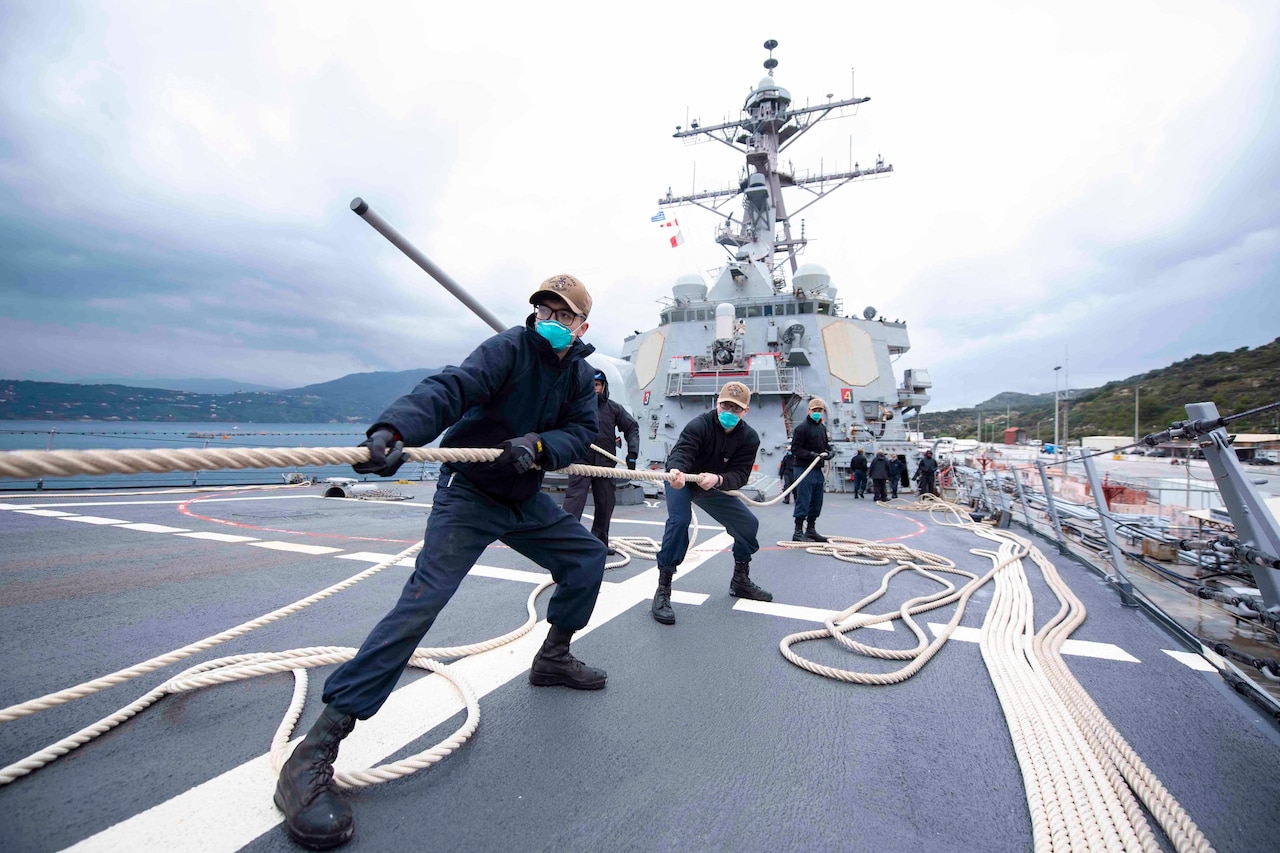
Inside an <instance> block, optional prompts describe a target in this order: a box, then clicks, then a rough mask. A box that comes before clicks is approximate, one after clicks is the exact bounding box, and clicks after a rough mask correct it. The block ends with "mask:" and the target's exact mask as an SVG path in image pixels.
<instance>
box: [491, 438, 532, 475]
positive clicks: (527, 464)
mask: <svg viewBox="0 0 1280 853" xmlns="http://www.w3.org/2000/svg"><path fill="white" fill-rule="evenodd" d="M499 447H501V448H502V455H501V456H499V457H498V458H497V459H495V460H494V464H495V465H510V466H511V467H512V468H513V469H514V470H515V472H516V474H517V475H519V474H523V473H525V472H526V471H528V470H529V469H530V468H532V467H533V465H534V463H535V462H537V461H538V459H539V458H540V457H541V456H542V437H541V436H540V435H538V434H537V433H536V432H529V433H525V434H524V435H522V436H520V437H519V438H509V439H507V440H506V441H504V442H502V444H500V445H499Z"/></svg>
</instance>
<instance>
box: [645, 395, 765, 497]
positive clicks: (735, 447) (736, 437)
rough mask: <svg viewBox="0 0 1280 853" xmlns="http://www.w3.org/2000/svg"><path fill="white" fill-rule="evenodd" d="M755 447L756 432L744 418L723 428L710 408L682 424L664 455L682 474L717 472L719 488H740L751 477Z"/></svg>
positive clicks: (669, 465)
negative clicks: (672, 445)
mask: <svg viewBox="0 0 1280 853" xmlns="http://www.w3.org/2000/svg"><path fill="white" fill-rule="evenodd" d="M759 450H760V436H759V435H757V434H756V431H755V430H753V429H752V428H751V427H749V426H747V422H746V421H738V425H737V426H735V427H734V428H733V429H731V430H729V431H728V432H725V429H724V427H722V426H720V421H719V419H718V414H717V412H716V411H715V410H712V411H710V412H707V413H706V414H705V415H698V416H697V417H696V418H694V419H693V420H691V421H689V423H687V424H685V427H684V429H683V430H681V431H680V437H679V438H677V439H676V446H675V447H673V448H672V449H671V455H670V456H668V457H667V468H675V469H676V470H677V471H683V472H684V473H686V474H719V475H720V476H722V477H723V478H724V482H722V483H721V484H720V488H721V489H725V490H729V489H740V488H742V487H743V486H744V485H746V482H747V480H748V479H749V478H750V477H751V468H752V466H753V465H755V461H756V453H758V452H759ZM693 488H695V489H696V488H699V487H698V486H696V485H695V486H693Z"/></svg>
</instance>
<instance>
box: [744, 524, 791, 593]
mask: <svg viewBox="0 0 1280 853" xmlns="http://www.w3.org/2000/svg"><path fill="white" fill-rule="evenodd" d="M796 529H797V530H799V529H800V528H799V525H797V526H796ZM750 568H751V564H750V563H734V564H733V580H731V581H729V594H730V595H736V596H737V597H738V598H749V599H751V600H752V601H773V596H772V595H771V594H770V593H767V592H765V591H764V590H763V589H761V588H760V587H758V586H756V585H755V584H754V583H752V582H751V577H750V575H749V570H750Z"/></svg>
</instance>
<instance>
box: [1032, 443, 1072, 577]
mask: <svg viewBox="0 0 1280 853" xmlns="http://www.w3.org/2000/svg"><path fill="white" fill-rule="evenodd" d="M1036 467H1037V468H1039V469H1040V483H1041V484H1042V485H1043V486H1044V499H1045V501H1046V502H1047V503H1048V504H1049V520H1050V521H1052V522H1053V530H1054V532H1055V533H1057V534H1058V553H1059V554H1065V553H1067V540H1066V537H1064V536H1063V535H1062V523H1061V522H1059V521H1058V507H1057V505H1056V504H1055V503H1054V502H1053V488H1052V487H1051V486H1050V485H1049V473H1048V472H1047V471H1045V470H1044V463H1043V462H1041V461H1040V460H1039V459H1037V460H1036Z"/></svg>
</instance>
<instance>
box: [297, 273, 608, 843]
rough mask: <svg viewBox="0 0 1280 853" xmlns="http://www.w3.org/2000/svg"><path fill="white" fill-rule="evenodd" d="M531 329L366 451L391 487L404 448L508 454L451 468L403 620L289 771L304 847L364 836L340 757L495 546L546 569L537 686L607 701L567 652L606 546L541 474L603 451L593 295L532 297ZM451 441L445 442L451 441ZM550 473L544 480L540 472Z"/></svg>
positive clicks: (476, 363)
mask: <svg viewBox="0 0 1280 853" xmlns="http://www.w3.org/2000/svg"><path fill="white" fill-rule="evenodd" d="M529 302H530V303H532V305H533V306H534V312H533V313H532V314H530V315H529V318H528V319H527V320H526V321H525V324H524V326H517V327H515V328H512V329H507V330H506V331H505V332H501V333H499V334H497V335H494V336H493V337H491V338H489V339H488V340H486V341H485V342H484V343H482V344H480V346H478V347H477V348H476V349H475V351H474V352H472V353H471V355H469V356H467V358H466V359H465V360H464V361H463V362H462V364H461V365H460V366H450V367H446V368H445V369H444V370H442V371H440V372H439V373H437V374H436V375H434V376H429V377H427V378H426V379H424V380H423V381H422V382H420V383H419V384H418V386H417V387H416V388H414V389H413V390H412V391H411V392H409V393H408V394H406V395H405V396H403V397H401V398H400V399H398V400H396V401H395V402H393V403H392V404H391V405H390V406H388V407H387V410H386V411H385V412H383V413H382V414H381V415H380V416H379V417H378V419H377V421H376V422H375V423H374V425H373V426H372V427H370V428H369V432H368V435H369V438H368V440H367V441H365V442H364V443H363V444H362V445H361V446H362V447H367V448H369V456H370V459H369V461H368V462H361V463H358V464H356V465H355V466H353V467H354V468H355V469H356V472H357V473H360V474H373V475H375V476H378V477H390V476H392V475H394V474H395V472H396V470H397V469H398V468H399V467H400V465H401V464H402V463H403V461H404V455H403V448H404V446H405V445H409V446H410V447H420V446H422V445H425V444H429V443H430V442H431V441H433V440H434V439H435V438H436V436H438V435H440V434H441V433H444V438H443V439H441V441H440V446H441V447H494V446H495V445H496V446H501V447H502V448H503V452H502V455H501V456H499V457H498V458H497V459H496V460H494V461H493V462H448V463H445V465H444V466H442V468H441V470H440V480H439V484H438V485H437V486H436V492H435V498H434V499H433V501H432V508H431V515H430V517H429V518H428V519H427V531H426V534H425V537H424V540H425V541H424V543H423V548H422V550H421V551H419V552H418V559H417V563H416V565H415V567H414V570H413V573H412V574H411V575H410V577H409V579H408V581H407V582H406V583H405V586H404V590H403V591H402V592H401V593H400V597H399V600H398V601H397V602H396V603H395V606H394V607H393V608H392V609H391V612H390V613H388V614H387V615H386V616H384V617H383V618H382V621H381V622H379V623H378V624H377V625H375V626H374V628H373V630H372V631H371V632H370V633H369V636H368V637H367V638H366V639H365V641H364V644H363V645H361V646H360V651H359V652H358V653H357V654H356V656H355V657H354V658H352V659H351V660H349V661H347V662H346V663H344V664H343V665H342V666H340V667H338V669H337V670H336V671H334V672H333V674H331V675H330V676H329V678H328V680H327V681H326V682H325V684H324V694H323V695H324V702H325V708H324V711H323V712H322V713H321V714H320V718H319V719H318V720H317V721H316V723H315V725H314V726H313V727H312V728H311V731H310V732H309V733H308V734H307V736H306V737H305V738H304V739H303V741H302V743H300V744H299V745H298V747H297V748H296V749H295V750H294V751H293V754H292V755H291V756H290V758H289V760H288V761H287V762H286V763H285V765H284V768H283V769H282V770H281V771H280V778H279V782H278V783H277V785H276V795H275V803H276V806H277V807H278V808H279V809H280V810H281V811H282V812H284V815H285V827H286V829H287V830H288V832H289V836H290V837H291V838H292V839H293V840H294V841H296V842H298V843H299V844H301V845H303V846H304V847H310V848H313V849H317V850H323V849H328V848H330V847H336V846H337V845H339V844H342V843H344V842H346V841H347V840H348V839H350V838H351V835H352V833H353V832H354V831H355V824H354V821H353V819H352V814H351V806H350V804H349V803H348V802H347V801H346V800H345V799H344V798H342V797H341V796H339V795H338V791H337V788H336V787H335V785H334V783H333V762H334V759H335V758H336V757H337V755H338V746H339V743H340V742H341V741H342V739H343V738H345V737H346V736H347V735H348V734H349V733H350V732H351V729H352V728H353V727H354V726H355V723H356V720H367V719H369V718H370V717H372V716H373V715H374V714H376V713H377V711H378V709H379V708H381V707H382V703H383V702H385V701H386V700H387V697H388V696H390V695H391V691H392V690H394V689H395V687H396V683H397V682H398V681H399V679H400V674H401V673H402V672H403V671H404V668H405V665H406V664H407V663H408V661H409V658H410V656H412V655H413V653H414V650H415V649H416V648H417V647H418V644H419V643H420V642H421V640H422V638H423V636H424V635H425V634H426V633H427V630H428V629H429V628H430V627H431V625H432V623H433V622H435V619H436V616H438V615H439V613H440V611H441V609H442V608H443V607H444V606H445V605H446V604H447V603H448V602H449V599H450V598H452V597H453V594H454V592H455V591H457V589H458V586H459V584H461V583H462V579H463V578H465V577H466V576H467V572H469V571H470V570H471V567H472V565H474V564H475V561H476V560H477V559H478V558H479V557H480V555H481V553H483V551H484V549H485V548H487V547H488V546H489V544H490V543H491V542H494V541H495V540H497V541H501V542H503V543H504V544H506V545H508V546H510V547H511V548H512V549H513V550H515V551H516V552H518V553H520V554H523V555H524V556H526V557H528V558H529V559H531V560H533V561H534V562H535V563H537V564H538V565H540V566H543V567H544V568H546V569H548V570H549V571H550V572H551V576H552V577H553V578H554V579H555V581H556V591H555V592H554V593H553V594H552V596H551V600H550V601H549V602H548V604H547V621H548V622H549V623H551V630H550V631H549V632H548V633H547V638H546V642H544V643H543V644H542V648H541V649H540V650H539V651H538V653H537V655H535V656H534V659H533V664H532V666H531V668H530V670H529V683H530V684H534V685H538V686H544V687H546V686H557V685H558V686H564V687H572V688H574V689H577V690H598V689H600V688H601V687H604V686H605V680H606V677H605V673H604V670H601V669H596V668H594V667H590V666H586V665H585V664H583V663H582V662H581V661H580V660H578V659H577V658H575V657H574V656H573V655H572V654H570V652H569V639H570V637H572V636H573V633H574V632H575V631H577V630H578V629H580V628H582V627H584V626H585V625H586V624H587V620H589V619H590V618H591V612H592V610H593V609H594V608H595V604H596V597H597V596H598V595H599V593H600V582H601V580H602V579H603V577H604V562H605V546H604V543H602V542H601V541H600V540H599V539H597V538H596V537H594V536H592V535H591V534H590V533H588V532H587V530H586V529H585V528H584V527H583V526H582V525H581V524H580V523H578V521H577V520H575V519H574V517H573V516H571V515H570V514H569V513H567V512H565V511H564V510H563V509H561V508H560V507H558V506H556V504H555V501H553V500H552V499H551V497H550V496H549V495H547V494H546V493H544V492H543V491H542V490H541V486H542V474H543V471H548V470H554V469H556V468H562V467H564V466H566V465H568V464H569V463H571V462H572V461H573V460H574V459H577V458H579V457H581V456H582V455H583V454H584V453H586V450H587V445H588V444H590V442H591V441H592V440H593V439H594V438H595V437H596V433H597V431H598V429H599V424H598V422H597V417H596V394H595V390H594V389H593V388H592V381H591V380H592V370H591V367H590V366H589V365H588V364H587V362H586V357H587V356H588V355H590V354H591V353H592V352H593V348H592V347H591V346H590V345H589V344H584V343H583V342H582V341H580V340H578V338H579V336H580V335H581V334H582V333H583V332H585V331H586V329H587V314H588V313H589V312H590V311H591V296H590V295H589V294H588V293H587V288H586V287H585V286H584V285H583V284H582V282H581V281H579V280H578V279H576V278H574V277H573V276H571V275H557V276H552V277H551V278H549V279H547V280H546V281H544V282H543V283H542V284H541V285H540V286H539V287H538V289H537V290H536V291H535V292H534V294H533V296H532V297H530V299H529ZM446 429H447V430H448V432H445V430H446ZM539 466H540V467H539Z"/></svg>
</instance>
